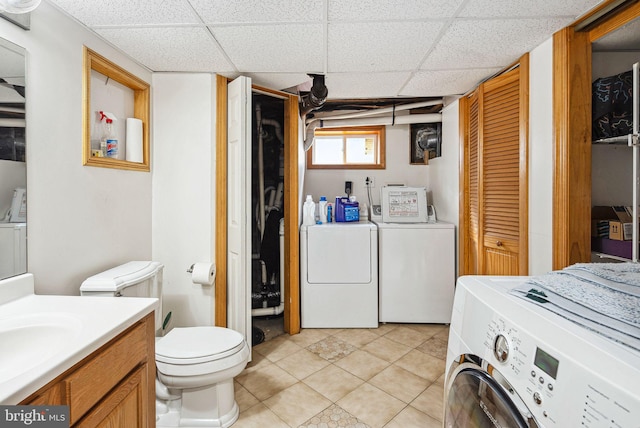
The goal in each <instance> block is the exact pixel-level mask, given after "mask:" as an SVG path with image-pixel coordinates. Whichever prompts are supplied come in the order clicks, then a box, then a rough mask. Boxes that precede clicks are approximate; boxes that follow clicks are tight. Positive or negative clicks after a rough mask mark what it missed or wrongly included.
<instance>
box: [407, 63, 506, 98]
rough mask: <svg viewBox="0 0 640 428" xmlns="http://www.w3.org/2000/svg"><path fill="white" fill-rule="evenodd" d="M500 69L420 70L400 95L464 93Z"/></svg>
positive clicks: (417, 95) (421, 95) (420, 95)
mask: <svg viewBox="0 0 640 428" xmlns="http://www.w3.org/2000/svg"><path fill="white" fill-rule="evenodd" d="M498 71H500V68H481V69H469V70H439V71H419V72H417V73H416V74H415V75H414V76H413V77H412V78H411V79H410V80H409V82H408V83H407V85H406V86H405V87H404V88H403V89H402V91H401V92H400V94H399V95H402V96H408V97H423V96H444V95H453V94H464V93H465V92H468V91H469V90H471V89H473V88H474V87H476V86H477V85H478V83H480V82H481V81H483V80H484V79H486V78H487V77H489V76H492V75H493V74H495V73H497V72H498Z"/></svg>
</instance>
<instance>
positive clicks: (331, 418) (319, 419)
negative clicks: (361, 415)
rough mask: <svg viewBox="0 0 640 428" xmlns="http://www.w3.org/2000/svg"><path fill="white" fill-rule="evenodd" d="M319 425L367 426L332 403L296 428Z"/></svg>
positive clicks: (360, 427)
mask: <svg viewBox="0 0 640 428" xmlns="http://www.w3.org/2000/svg"><path fill="white" fill-rule="evenodd" d="M319 427H324V428H328V427H344V428H369V427H368V426H367V425H366V424H365V423H364V422H362V421H361V420H359V419H358V418H356V417H355V416H353V415H352V414H351V413H349V412H347V411H346V410H344V409H343V408H342V407H340V406H338V405H337V404H332V405H331V406H329V407H327V408H326V409H325V410H323V411H322V412H321V413H318V414H317V415H315V416H314V417H312V418H311V419H309V420H308V421H306V422H305V423H304V424H302V425H300V426H299V427H298V428H319Z"/></svg>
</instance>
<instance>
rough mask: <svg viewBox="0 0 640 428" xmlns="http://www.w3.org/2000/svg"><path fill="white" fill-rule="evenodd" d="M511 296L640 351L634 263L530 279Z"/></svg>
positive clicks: (586, 266) (638, 275) (638, 271)
mask: <svg viewBox="0 0 640 428" xmlns="http://www.w3.org/2000/svg"><path fill="white" fill-rule="evenodd" d="M510 293H511V294H514V295H516V296H518V297H521V298H523V299H526V300H529V301H531V302H533V303H534V304H536V305H539V306H541V307H543V308H546V309H548V310H550V311H552V312H554V313H556V314H558V315H560V316H562V317H564V318H567V319H569V320H571V321H573V322H575V323H577V324H580V325H582V326H583V327H585V328H588V329H589V330H593V331H595V332H597V333H599V334H601V335H603V336H606V337H608V338H609V339H612V340H615V341H616V342H619V343H622V344H624V345H626V346H629V347H631V348H633V349H636V350H639V351H640V266H638V265H637V264H636V263H581V264H577V265H573V266H569V267H567V268H565V269H563V270H560V271H554V272H550V273H547V274H544V275H539V276H534V277H531V278H530V279H529V280H527V281H526V282H524V283H523V284H522V285H520V286H518V287H515V288H514V289H512V290H511V291H510Z"/></svg>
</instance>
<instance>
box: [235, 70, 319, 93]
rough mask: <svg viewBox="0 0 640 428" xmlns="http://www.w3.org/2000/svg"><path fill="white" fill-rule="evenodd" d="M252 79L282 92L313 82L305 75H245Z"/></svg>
mask: <svg viewBox="0 0 640 428" xmlns="http://www.w3.org/2000/svg"><path fill="white" fill-rule="evenodd" d="M243 75H245V76H248V77H251V82H252V83H253V84H255V85H258V86H264V87H265V88H270V89H276V90H279V91H282V90H284V89H288V88H292V87H294V86H298V85H299V84H301V83H304V82H310V81H311V80H312V78H311V77H309V76H308V75H307V74H305V73H243Z"/></svg>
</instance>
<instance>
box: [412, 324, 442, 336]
mask: <svg viewBox="0 0 640 428" xmlns="http://www.w3.org/2000/svg"><path fill="white" fill-rule="evenodd" d="M403 325H404V326H405V327H408V328H412V329H414V330H417V331H419V332H421V333H423V334H426V335H427V336H429V337H432V336H435V335H436V334H442V333H443V332H446V333H447V337H448V336H449V333H448V332H449V326H447V325H445V324H403Z"/></svg>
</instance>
